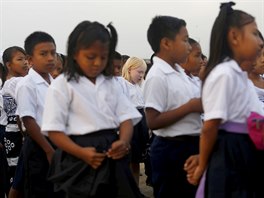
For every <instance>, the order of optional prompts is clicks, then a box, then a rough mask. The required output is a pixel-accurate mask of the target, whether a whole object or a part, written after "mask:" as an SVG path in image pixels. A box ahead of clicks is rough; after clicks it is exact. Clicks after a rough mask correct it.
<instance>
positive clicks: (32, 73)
mask: <svg viewBox="0 0 264 198" xmlns="http://www.w3.org/2000/svg"><path fill="white" fill-rule="evenodd" d="M28 74H30V76H32V78H33V80H34V81H35V82H36V83H37V84H41V83H47V84H48V82H47V81H46V80H45V79H44V78H42V76H41V75H40V74H39V73H38V72H36V71H35V70H34V69H33V68H30V69H29V72H28ZM49 79H50V82H52V81H53V78H52V76H51V75H50V74H49Z"/></svg>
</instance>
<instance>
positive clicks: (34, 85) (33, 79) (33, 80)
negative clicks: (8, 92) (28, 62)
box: [16, 68, 53, 135]
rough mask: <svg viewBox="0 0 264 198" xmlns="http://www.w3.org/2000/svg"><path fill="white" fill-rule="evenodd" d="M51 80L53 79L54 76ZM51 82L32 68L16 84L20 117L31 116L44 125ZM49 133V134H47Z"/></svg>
mask: <svg viewBox="0 0 264 198" xmlns="http://www.w3.org/2000/svg"><path fill="white" fill-rule="evenodd" d="M49 77H50V81H52V80H53V79H52V77H51V76H49ZM48 87H49V84H48V83H47V82H46V81H45V80H44V79H43V78H42V77H41V76H40V75H39V74H38V73H37V72H36V71H35V70H34V69H33V68H31V69H30V70H29V72H28V75H27V76H25V77H24V78H23V79H22V80H21V81H19V83H18V85H17V86H16V101H17V113H18V115H19V117H20V118H23V117H25V116H30V117H32V118H34V119H35V120H36V122H37V124H38V125H39V126H40V127H41V125H42V114H43V108H44V100H45V96H46V92H47V90H48ZM46 135H47V134H46Z"/></svg>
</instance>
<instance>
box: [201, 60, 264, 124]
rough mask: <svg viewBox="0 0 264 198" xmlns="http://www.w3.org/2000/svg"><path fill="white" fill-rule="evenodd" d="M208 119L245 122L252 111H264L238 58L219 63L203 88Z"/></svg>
mask: <svg viewBox="0 0 264 198" xmlns="http://www.w3.org/2000/svg"><path fill="white" fill-rule="evenodd" d="M202 103H203V108H204V120H205V121H206V120H211V119H222V123H224V122H226V121H229V122H238V123H245V122H246V119H247V117H248V116H249V114H250V112H251V111H255V112H257V113H260V114H263V112H262V108H261V102H260V101H259V100H258V97H257V94H256V91H255V89H254V86H253V84H252V83H251V82H250V80H249V79H248V75H247V73H246V72H244V71H242V69H241V68H240V67H239V65H238V64H237V63H236V62H235V61H234V60H229V61H226V62H223V63H220V64H219V65H217V66H216V67H215V68H214V69H213V70H212V71H211V73H210V74H209V76H208V77H207V79H206V81H205V83H204V86H203V90H202Z"/></svg>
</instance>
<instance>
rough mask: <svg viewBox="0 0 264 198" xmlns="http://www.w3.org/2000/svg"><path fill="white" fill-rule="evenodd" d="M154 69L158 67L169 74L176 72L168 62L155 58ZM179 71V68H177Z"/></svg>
mask: <svg viewBox="0 0 264 198" xmlns="http://www.w3.org/2000/svg"><path fill="white" fill-rule="evenodd" d="M153 63H154V65H155V66H154V67H158V68H159V69H160V70H161V71H162V72H164V73H166V74H169V73H174V72H176V70H175V69H173V68H172V67H171V66H170V65H169V64H168V63H167V62H166V61H164V60H162V59H161V58H159V57H157V56H155V57H153ZM176 69H177V67H176Z"/></svg>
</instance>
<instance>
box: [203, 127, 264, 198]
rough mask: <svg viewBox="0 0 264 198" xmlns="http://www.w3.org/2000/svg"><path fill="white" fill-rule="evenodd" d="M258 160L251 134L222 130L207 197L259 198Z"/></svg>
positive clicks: (210, 162) (207, 182) (207, 188)
mask: <svg viewBox="0 0 264 198" xmlns="http://www.w3.org/2000/svg"><path fill="white" fill-rule="evenodd" d="M256 159H257V158H256V149H255V147H254V145H253V143H252V141H251V140H250V138H249V136H248V135H247V134H238V133H230V132H225V131H224V130H219V133H218V138H217V142H216V144H215V147H214V150H213V153H212V155H211V159H210V161H209V164H208V169H207V174H206V182H205V197H206V198H224V197H230V198H255V196H256V176H257V163H256ZM262 169H263V167H262ZM262 171H263V170H262ZM262 179H263V178H262Z"/></svg>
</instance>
